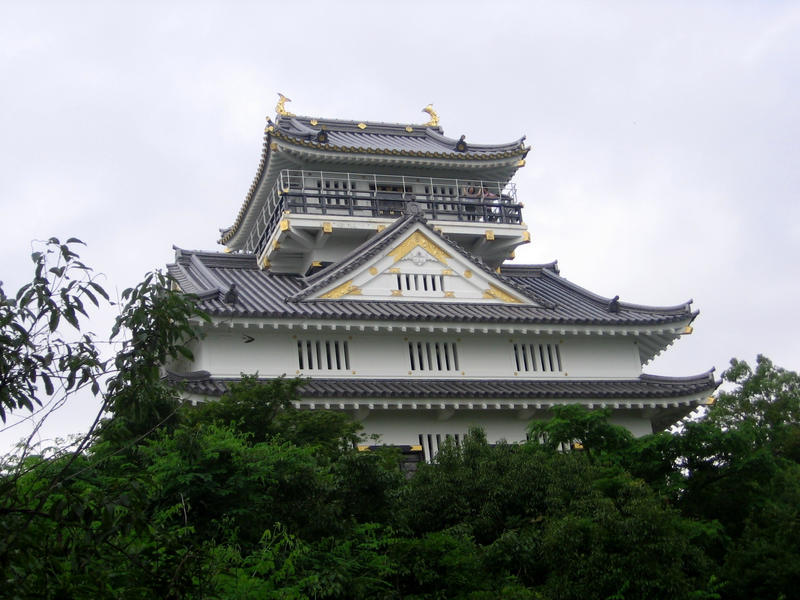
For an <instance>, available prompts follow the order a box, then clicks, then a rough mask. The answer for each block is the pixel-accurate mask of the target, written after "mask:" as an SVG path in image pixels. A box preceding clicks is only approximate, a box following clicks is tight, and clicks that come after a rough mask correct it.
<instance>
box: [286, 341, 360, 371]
mask: <svg viewBox="0 0 800 600" xmlns="http://www.w3.org/2000/svg"><path fill="white" fill-rule="evenodd" d="M297 366H298V368H299V369H300V370H308V371H345V370H349V369H350V348H349V346H348V344H347V340H297Z"/></svg>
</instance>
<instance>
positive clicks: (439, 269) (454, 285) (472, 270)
mask: <svg viewBox="0 0 800 600" xmlns="http://www.w3.org/2000/svg"><path fill="white" fill-rule="evenodd" d="M393 233H394V234H395V235H393V236H392V237H393V239H388V240H376V241H375V243H376V245H377V244H380V245H381V246H382V250H381V251H380V252H375V253H374V254H373V255H372V256H370V257H369V259H367V260H366V261H364V262H362V263H361V264H359V265H358V266H357V267H355V268H352V269H349V270H348V271H347V272H346V274H345V273H342V275H341V277H334V278H333V281H329V282H328V283H327V284H325V285H323V286H321V287H320V288H319V289H317V290H315V291H314V293H312V294H310V295H308V296H307V297H306V298H305V299H306V300H315V299H316V300H338V299H348V300H365V301H387V300H391V301H415V300H416V301H419V300H424V301H426V302H476V303H489V304H520V305H527V306H531V305H533V306H536V305H537V303H536V302H535V301H534V300H532V299H531V298H529V297H528V296H526V295H525V294H524V293H523V292H521V291H520V290H518V289H516V288H515V287H513V286H512V285H509V284H508V283H506V282H505V281H503V280H502V279H501V278H499V277H496V276H495V275H494V274H493V273H491V272H490V271H488V270H487V269H486V268H485V267H483V266H482V265H480V264H477V263H476V262H475V261H474V260H472V259H471V258H470V257H468V256H466V255H465V254H463V253H462V252H460V251H458V250H457V249H456V248H454V247H453V246H452V245H451V244H449V243H448V242H447V241H445V240H444V239H442V238H441V237H440V236H439V235H438V234H437V233H436V232H435V231H433V230H431V229H430V228H428V227H427V226H426V225H425V223H424V222H423V221H421V220H420V221H417V222H416V223H414V224H412V226H411V227H409V228H407V229H406V230H405V231H396V232H393ZM386 242H388V243H386ZM363 254H365V255H369V254H370V250H369V248H365V249H363Z"/></svg>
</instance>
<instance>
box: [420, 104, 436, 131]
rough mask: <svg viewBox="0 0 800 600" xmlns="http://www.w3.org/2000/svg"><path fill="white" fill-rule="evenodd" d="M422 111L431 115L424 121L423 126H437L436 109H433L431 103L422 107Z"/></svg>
mask: <svg viewBox="0 0 800 600" xmlns="http://www.w3.org/2000/svg"><path fill="white" fill-rule="evenodd" d="M422 112H426V113H428V114H429V115H430V116H431V120H430V121H428V122H427V123H425V127H438V126H439V115H437V114H436V111H435V110H433V104H428V106H426V107H425V108H423V109H422Z"/></svg>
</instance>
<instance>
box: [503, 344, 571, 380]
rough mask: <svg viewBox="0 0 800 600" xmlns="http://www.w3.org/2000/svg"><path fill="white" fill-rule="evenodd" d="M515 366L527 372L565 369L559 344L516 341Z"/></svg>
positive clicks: (550, 371) (547, 371) (554, 371)
mask: <svg viewBox="0 0 800 600" xmlns="http://www.w3.org/2000/svg"><path fill="white" fill-rule="evenodd" d="M513 346H514V367H515V369H516V370H517V371H522V372H526V373H537V372H540V373H556V372H561V371H563V370H564V368H563V364H562V362H561V349H560V348H559V346H558V344H554V343H550V344H537V343H530V344H519V343H514V344H513Z"/></svg>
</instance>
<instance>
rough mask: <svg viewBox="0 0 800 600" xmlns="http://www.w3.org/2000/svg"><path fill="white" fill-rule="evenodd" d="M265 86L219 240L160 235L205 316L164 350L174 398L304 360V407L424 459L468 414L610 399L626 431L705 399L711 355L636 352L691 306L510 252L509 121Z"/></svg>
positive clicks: (519, 163) (660, 338)
mask: <svg viewBox="0 0 800 600" xmlns="http://www.w3.org/2000/svg"><path fill="white" fill-rule="evenodd" d="M287 101H288V99H287V98H285V97H283V96H281V101H280V102H279V103H278V107H277V113H278V114H277V118H276V119H275V121H274V122H272V121H271V120H270V119H268V120H267V127H266V131H265V133H264V145H263V149H262V154H261V159H260V161H259V164H258V169H257V171H256V174H255V178H254V180H253V183H252V185H251V186H250V189H249V191H248V193H247V195H246V197H245V199H244V202H243V203H242V205H241V208H240V209H239V212H238V214H237V215H236V218H235V219H234V221H233V224H232V225H231V226H230V227H228V228H226V229H223V230H222V231H221V238H220V240H219V242H220V243H221V244H223V245H224V246H225V251H224V252H206V251H196V250H184V249H177V250H176V253H175V262H174V263H173V264H170V265H169V272H170V274H171V275H172V276H173V277H174V278H175V280H176V282H177V284H178V285H179V286H180V289H181V290H183V291H185V292H187V293H192V294H195V295H196V296H197V297H198V298H199V305H200V308H202V309H203V310H204V311H206V312H207V313H208V314H209V315H211V322H210V323H205V322H204V323H203V324H202V327H203V330H204V334H205V335H204V337H203V339H202V340H201V341H198V342H196V343H195V345H194V347H193V352H194V360H193V361H184V362H182V363H177V364H175V365H172V367H171V371H170V373H169V376H170V377H171V378H172V379H173V380H179V381H183V382H185V385H184V394H185V395H186V396H187V397H188V399H190V400H192V401H206V400H210V399H213V398H216V397H219V396H221V395H222V394H223V393H224V392H225V390H226V387H227V386H228V385H229V384H230V383H231V382H233V381H236V380H237V379H239V377H240V376H241V373H256V372H257V373H258V374H259V377H261V378H264V379H271V378H275V377H280V376H282V375H286V376H290V377H294V376H297V377H302V378H304V379H305V380H306V382H305V383H304V384H303V385H302V387H301V388H300V393H301V397H300V398H299V399H298V400H297V401H296V406H297V407H298V408H299V409H301V410H303V409H305V410H336V411H345V412H347V413H348V414H350V415H352V416H353V418H354V419H357V420H358V421H360V422H361V423H362V424H363V427H364V430H365V432H366V433H367V434H377V435H379V436H380V438H379V439H380V442H381V443H383V444H392V445H396V446H401V447H405V448H406V450H407V451H408V450H411V451H415V452H419V453H421V454H422V456H424V458H425V459H427V460H430V458H431V457H432V456H433V455H434V454H435V453H436V451H437V449H438V446H439V444H440V443H442V442H443V440H444V439H446V438H447V437H453V438H455V440H456V441H458V440H459V439H460V438H461V436H463V435H464V434H465V433H466V432H467V430H468V429H469V428H470V427H471V426H473V425H479V426H481V427H482V428H483V429H484V430H485V431H486V435H487V437H488V439H489V441H490V442H495V441H498V440H501V439H505V440H507V441H509V442H514V441H520V440H524V439H525V438H526V428H527V425H528V423H529V422H530V421H531V420H533V419H545V418H547V417H548V416H549V414H548V411H549V409H550V407H552V406H557V405H562V404H574V403H578V404H582V405H585V406H587V407H588V408H599V407H610V408H611V409H612V411H613V412H612V419H611V420H612V422H614V423H617V424H620V425H624V426H625V427H627V428H628V429H629V430H630V431H632V432H633V433H634V434H636V435H643V434H646V433H650V432H653V431H658V430H661V429H664V428H666V427H669V426H670V425H671V424H673V423H674V422H676V421H677V420H678V419H679V418H681V417H683V416H685V415H686V414H688V413H689V412H691V411H692V410H694V409H695V408H696V407H697V406H699V405H701V404H703V403H705V402H706V399H707V398H708V396H709V394H710V393H711V392H712V391H713V390H714V388H715V386H716V382H715V380H714V378H713V375H712V373H711V372H710V371H709V372H706V373H703V374H701V375H694V376H689V377H661V376H655V375H649V374H647V373H644V372H643V370H642V369H643V366H644V365H646V364H647V363H648V362H649V361H650V360H652V359H653V357H655V356H656V355H658V354H659V353H660V352H662V351H664V350H665V349H666V348H667V347H668V346H670V345H671V344H672V343H673V342H674V341H675V340H677V339H678V338H679V337H680V336H682V335H686V334H688V333H691V330H692V329H691V323H692V321H693V320H694V318H695V317H696V316H697V312H696V311H693V310H692V307H691V303H690V302H687V303H685V304H680V305H678V306H642V305H638V304H630V303H627V302H622V301H620V300H619V299H618V298H603V297H600V296H598V295H596V294H593V293H592V292H590V291H588V290H585V289H583V288H581V287H579V286H577V285H575V284H574V283H571V282H570V281H568V280H566V279H565V278H563V277H561V276H560V274H559V269H558V266H557V264H556V263H548V264H533V265H528V264H513V263H509V262H508V261H509V260H510V259H511V258H513V256H514V249H515V248H516V247H517V246H520V245H521V244H527V243H529V242H530V234H529V233H528V230H527V226H526V225H525V223H524V222H523V203H522V202H521V198H522V197H523V193H522V192H523V191H522V190H520V191H518V190H517V189H516V186H515V184H514V183H513V181H512V179H513V177H514V174H515V173H516V171H517V169H519V168H521V167H523V166H524V165H525V157H526V155H527V154H528V151H529V150H530V148H529V147H528V146H526V145H525V141H524V139H525V138H522V139H519V140H516V141H513V142H510V143H507V144H496V145H489V144H478V143H473V142H472V140H469V139H467V138H466V136H463V135H462V136H460V138H458V139H455V138H450V137H447V136H445V134H444V131H443V130H442V128H441V127H440V126H439V119H438V116H437V115H436V113H435V112H434V110H433V108H432V107H431V106H430V105H429V106H428V107H426V108H425V109H424V110H425V111H426V112H427V113H428V115H429V117H430V120H429V121H428V122H426V123H424V124H397V123H379V122H369V121H363V122H358V121H345V120H337V119H323V118H312V117H301V116H296V115H294V114H292V113H290V112H288V110H286V107H285V103H286V102H287Z"/></svg>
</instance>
